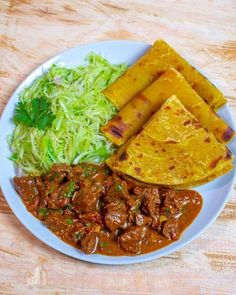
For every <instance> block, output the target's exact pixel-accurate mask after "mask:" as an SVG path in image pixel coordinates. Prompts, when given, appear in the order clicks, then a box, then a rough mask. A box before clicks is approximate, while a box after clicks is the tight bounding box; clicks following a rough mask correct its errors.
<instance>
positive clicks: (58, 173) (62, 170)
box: [44, 164, 71, 184]
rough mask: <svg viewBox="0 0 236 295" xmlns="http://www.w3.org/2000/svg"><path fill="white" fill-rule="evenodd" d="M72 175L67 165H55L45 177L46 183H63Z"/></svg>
mask: <svg viewBox="0 0 236 295" xmlns="http://www.w3.org/2000/svg"><path fill="white" fill-rule="evenodd" d="M70 173H71V168H70V166H69V165H67V164H54V165H53V166H52V168H51V170H50V172H48V173H47V174H46V175H45V177H44V181H45V182H49V184H51V183H52V182H56V183H61V182H62V181H63V180H67V178H68V176H69V175H70Z"/></svg>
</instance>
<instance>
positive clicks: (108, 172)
mask: <svg viewBox="0 0 236 295" xmlns="http://www.w3.org/2000/svg"><path fill="white" fill-rule="evenodd" d="M110 172H111V170H110V169H109V168H108V167H105V169H104V174H105V175H106V176H108V175H109V174H110Z"/></svg>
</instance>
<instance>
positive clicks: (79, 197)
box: [72, 187, 100, 214]
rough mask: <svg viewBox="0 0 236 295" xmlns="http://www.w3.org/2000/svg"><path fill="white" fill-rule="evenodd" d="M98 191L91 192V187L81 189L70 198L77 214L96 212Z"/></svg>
mask: <svg viewBox="0 0 236 295" xmlns="http://www.w3.org/2000/svg"><path fill="white" fill-rule="evenodd" d="M99 198H100V191H93V190H92V188H91V187H84V188H81V189H80V190H79V191H76V192H75V194H74V196H73V198H72V205H73V208H74V210H75V211H76V212H77V213H79V214H80V213H91V212H97V211H98V202H99Z"/></svg>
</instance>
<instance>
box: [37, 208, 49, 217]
mask: <svg viewBox="0 0 236 295" xmlns="http://www.w3.org/2000/svg"><path fill="white" fill-rule="evenodd" d="M47 213H48V212H47V209H46V208H40V209H39V214H40V215H42V216H46V215H47Z"/></svg>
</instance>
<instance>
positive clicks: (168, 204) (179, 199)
mask: <svg viewBox="0 0 236 295" xmlns="http://www.w3.org/2000/svg"><path fill="white" fill-rule="evenodd" d="M160 194H161V197H162V198H163V200H164V201H163V206H162V209H161V211H162V214H165V215H166V216H167V217H170V216H176V215H178V214H180V213H181V210H182V208H183V206H184V205H185V204H186V203H188V202H189V196H187V195H186V194H184V191H174V190H171V189H168V188H165V189H164V188H162V189H161V190H160Z"/></svg>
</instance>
